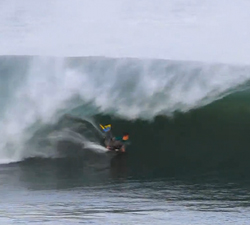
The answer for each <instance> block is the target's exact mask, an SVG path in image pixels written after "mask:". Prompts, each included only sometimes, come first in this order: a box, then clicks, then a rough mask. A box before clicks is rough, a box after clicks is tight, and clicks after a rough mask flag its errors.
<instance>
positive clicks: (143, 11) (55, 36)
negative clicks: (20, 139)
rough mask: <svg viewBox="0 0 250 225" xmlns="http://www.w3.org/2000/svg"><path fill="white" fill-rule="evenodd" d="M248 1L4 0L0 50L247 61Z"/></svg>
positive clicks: (7, 52)
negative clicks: (21, 0)
mask: <svg viewBox="0 0 250 225" xmlns="http://www.w3.org/2000/svg"><path fill="white" fill-rule="evenodd" d="M249 9H250V3H249V1H246V0H238V1H233V0H228V1H224V0H212V1H211V0H204V1H199V0H178V1H176V0H170V1H165V0H156V1H151V0H144V1H132V0H120V1H116V0H106V1H102V0H92V1H91V2H90V1H88V0H71V1H70V2H66V1H65V2H62V1H56V0H43V1H39V2H35V1H33V0H26V1H25V3H23V2H22V3H21V2H20V1H19V0H11V1H1V3H0V32H1V37H0V45H1V49H0V54H1V55H11V54H15V55H17V54H18V55H53V56H64V57H65V56H106V57H118V58H122V57H136V58H142V57H144V58H145V57H148V58H163V59H172V60H199V61H213V62H225V63H229V62H230V63H240V64H242V63H246V64H249V58H250V55H249V54H250V53H249V52H250V43H249V39H250V31H249V29H248V28H249V22H248V21H250V14H249Z"/></svg>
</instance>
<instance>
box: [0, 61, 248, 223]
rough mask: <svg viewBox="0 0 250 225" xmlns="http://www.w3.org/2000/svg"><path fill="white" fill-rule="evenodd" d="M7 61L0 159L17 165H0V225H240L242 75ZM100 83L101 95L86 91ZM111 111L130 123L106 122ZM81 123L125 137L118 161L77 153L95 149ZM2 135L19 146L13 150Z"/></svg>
mask: <svg viewBox="0 0 250 225" xmlns="http://www.w3.org/2000/svg"><path fill="white" fill-rule="evenodd" d="M15 60H16V61H13V58H11V57H10V58H7V59H4V61H2V65H1V71H0V72H1V74H3V75H5V76H2V77H1V79H2V82H1V84H0V85H1V87H2V89H1V90H2V92H3V95H2V96H3V97H2V98H1V99H0V104H1V105H2V108H1V109H0V113H1V114H2V117H1V118H2V120H1V124H0V125H1V128H2V129H1V131H0V132H1V136H0V138H1V143H0V144H1V146H2V148H1V160H3V161H4V162H12V161H18V160H19V158H18V157H16V155H19V153H20V154H21V156H22V157H21V161H20V162H18V163H12V164H6V165H3V164H2V165H1V166H0V193H1V197H2V198H1V200H0V224H67V225H68V224H81V223H86V224H136V223H138V224H174V225H175V224H178V225H180V224H187V225H189V224H213V225H216V224H239V225H242V224H249V221H250V216H249V215H250V210H249V209H250V208H249V206H250V205H249V204H250V203H249V200H250V199H249V196H250V195H249V194H250V178H249V174H250V166H249V162H250V148H249V146H250V139H249V135H250V119H249V118H250V108H249V103H250V97H249V96H250V95H249V79H248V76H249V75H248V74H249V72H248V71H249V68H245V67H244V68H237V67H235V68H231V67H227V66H225V65H224V66H209V65H203V64H201V65H200V64H197V65H196V64H191V65H189V63H184V62H181V63H180V62H167V61H166V62H165V61H164V62H163V61H159V62H158V61H157V60H156V61H153V62H152V63H150V65H149V67H148V68H149V69H146V70H145V65H146V62H143V61H141V60H128V61H126V60H125V63H124V64H123V63H122V62H123V61H124V60H118V61H117V60H108V59H101V60H100V59H98V60H97V59H95V58H93V59H84V60H83V59H79V60H78V59H72V60H69V62H68V63H66V65H65V64H64V62H63V61H62V62H61V61H60V60H59V63H54V61H57V60H55V59H53V60H52V61H50V60H48V59H47V60H45V62H44V65H43V63H42V62H43V61H41V60H38V59H37V60H35V62H36V63H35V64H34V65H33V63H32V62H33V61H32V62H31V61H29V60H28V61H27V62H26V61H25V60H26V59H22V60H21V61H20V59H19V58H18V57H17V58H16V59H15ZM66 61H67V60H66ZM25 62H26V63H25ZM29 64H32V68H33V67H34V71H35V72H34V71H33V70H31V72H30V68H29V67H30V65H29ZM40 64H41V65H40ZM58 64H59V66H58ZM75 64H76V65H75ZM144 64H145V65H144ZM13 65H15V66H13ZM39 65H40V67H39ZM60 65H61V67H60ZM119 65H120V66H119ZM57 66H58V67H59V72H58V70H57ZM69 67H70V69H71V70H72V71H73V72H75V73H76V74H77V76H76V75H75V76H73V74H75V73H73V74H71V72H72V71H71V70H69ZM37 68H40V69H37ZM48 68H50V69H48ZM230 68H231V69H230ZM43 69H44V70H43ZM126 69H127V70H126ZM63 71H64V73H63ZM103 71H104V72H105V73H104V72H103ZM145 71H147V73H146V75H147V76H149V77H144V75H145ZM187 71H189V72H188V73H187ZM68 72H70V76H67V74H68ZM17 74H20V75H18V76H17ZM61 74H64V76H62V75H61ZM103 74H106V75H105V76H103ZM148 74H150V75H148ZM22 75H26V76H27V77H26V78H27V79H23V76H22ZM40 75H41V76H40ZM146 75H145V76H146ZM212 75H213V76H212ZM72 76H73V77H74V79H76V78H77V79H76V80H74V82H71V81H72ZM24 77H25V76H24ZM65 77H66V78H67V77H68V79H66V78H65ZM82 77H83V78H84V79H83V80H82ZM113 77H117V80H115V82H114V83H112V85H111V86H109V85H110V84H111V83H110V80H112V81H113ZM237 77H238V78H237ZM38 78H39V79H40V78H43V79H42V80H41V81H40V80H39V79H38ZM52 78H53V79H52ZM64 78H65V80H64ZM94 78H95V79H94ZM97 78H98V79H97ZM150 78H152V80H151V79H150ZM156 78H157V80H158V82H156V83H155V84H158V85H159V87H158V86H157V85H156V86H153V87H154V88H155V90H152V89H150V87H151V86H150V84H151V83H154V81H156V80H155V79H156ZM37 79H38V80H37ZM61 79H62V80H61ZM123 79H124V80H123ZM140 79H142V82H141V81H140ZM238 79H239V80H240V81H239V82H238ZM59 81H60V82H59ZM106 81H107V83H105V82H106ZM143 81H145V82H146V83H144V84H145V85H141V83H143ZM163 81H164V82H165V83H164V82H163ZM214 81H216V82H214ZM229 81H230V82H229ZM236 81H237V82H236ZM23 82H24V84H23ZM78 82H83V83H84V84H85V85H84V87H86V88H83V86H82V84H81V83H80V85H78ZM86 82H87V83H86ZM162 83H163V86H161V84H162ZM218 83H219V84H218ZM21 84H22V85H21ZM104 84H106V86H105V85H104ZM137 84H138V86H137ZM139 84H140V85H139ZM19 85H21V87H22V88H21V89H20V90H19V89H18V88H17V90H19V91H17V92H15V90H16V86H19ZM41 85H44V87H45V86H46V85H47V89H46V90H47V91H46V92H45V91H44V89H43V88H41V89H39V87H41ZM62 85H65V86H64V88H62V87H61V86H62ZM67 85H69V87H68V86H67ZM91 85H92V86H91ZM100 85H104V87H105V88H107V89H105V88H103V89H105V91H106V92H99V91H97V90H100V89H99V87H100ZM224 85H225V87H224ZM73 86H76V87H75V88H73V89H72V87H73ZM89 88H90V89H89ZM78 89H79V90H78ZM67 90H68V92H67ZM159 90H161V93H162V94H161V93H160V92H159ZM197 90H198V93H200V94H201V95H200V96H196V93H197ZM242 90H244V91H242ZM152 91H153V92H154V91H155V92H154V93H153V94H152V93H151V92H152ZM202 91H204V93H203V92H202ZM23 92H24V95H22V93H23ZM107 92H108V94H107ZM20 93H21V97H20ZM65 93H66V94H65ZM230 93H231V94H230ZM64 94H65V95H69V96H67V97H66V96H64ZM151 94H152V98H150V101H148V96H151ZM176 95H178V96H179V98H175V97H176ZM23 96H24V97H25V98H24V97H23ZM61 96H64V97H65V99H64V98H63V99H61ZM100 96H101V97H100ZM103 96H106V97H107V99H108V101H105V99H102V97H103ZM124 96H125V97H124ZM135 96H136V98H135ZM222 96H226V97H224V98H222ZM99 97H100V98H99ZM93 99H94V100H95V104H96V105H95V104H93ZM207 99H209V101H208V102H207V101H206V100H207ZM218 99H220V100H218ZM28 100H29V101H28ZM66 100H68V101H66ZM73 100H74V101H76V102H77V104H76V105H77V106H78V107H75V104H73V103H72V102H74V101H73ZM189 100H190V102H189ZM26 101H27V102H29V104H27V105H26ZM60 101H61V102H60ZM98 102H99V105H98ZM59 103H60V104H59ZM88 103H89V104H88ZM205 103H210V104H205ZM56 104H58V105H56ZM106 104H107V105H106ZM168 104H172V108H171V107H170V106H169V105H168ZM72 105H73V106H74V107H73V106H72ZM94 105H95V107H96V108H95V107H94ZM138 105H139V106H140V105H142V106H143V107H138V108H137V106H138ZM204 105H205V106H204ZM23 106H26V107H23ZM130 106H131V108H132V109H135V111H133V110H130V111H129V109H130ZM57 107H58V108H57ZM124 107H125V109H128V110H127V111H126V110H123V109H124ZM133 107H134V108H133ZM34 109H35V110H34ZM121 109H122V110H121ZM137 110H139V111H138V114H137V113H136V112H137ZM164 110H166V111H164ZM64 111H67V113H68V114H70V115H71V116H65V114H64ZM121 111H122V115H123V116H127V115H126V112H127V113H130V116H133V115H137V116H138V117H136V118H137V119H135V120H132V119H131V118H130V117H129V118H130V119H121V118H120V117H119V118H118V117H117V114H119V113H121ZM52 112H53V113H52ZM87 112H88V113H87ZM89 112H90V113H89ZM171 112H175V113H174V115H173V116H172V117H171V116H169V115H170V114H169V113H171ZM29 113H31V114H29ZM32 113H34V114H32ZM134 113H135V114H134ZM88 114H90V115H92V116H93V115H94V116H93V117H94V119H95V121H96V124H97V125H98V124H99V123H102V124H109V123H111V124H112V131H113V133H114V135H120V134H121V133H122V132H123V131H127V132H129V133H130V139H131V140H130V141H131V144H130V145H129V146H128V147H127V154H126V155H124V156H119V157H114V155H112V154H110V153H105V152H104V151H100V152H96V151H94V150H93V149H92V150H90V149H88V148H86V146H85V145H86V143H87V142H86V139H87V140H88V141H89V140H91V141H95V142H96V143H100V141H101V137H100V134H98V132H97V131H96V129H94V128H93V127H92V128H91V123H89V122H88V120H85V119H86V115H88ZM52 115H53V116H54V117H55V118H56V119H55V121H56V122H55V121H54V120H52V119H50V116H52ZM62 115H63V116H62ZM72 115H73V116H72ZM146 115H148V116H149V117H150V118H149V120H143V119H142V118H144V116H146ZM156 115H158V116H156ZM166 115H168V116H166ZM171 115H172V114H171ZM77 116H79V117H80V118H78V117H77ZM140 116H142V117H140ZM93 117H91V118H92V119H93ZM48 118H49V119H48ZM84 118H85V119H84ZM150 119H151V120H150ZM13 134H19V135H20V137H22V136H21V134H23V137H22V138H24V137H25V138H26V137H30V138H28V140H27V141H26V139H25V143H23V142H22V146H20V148H19V146H17V145H12V144H16V142H15V138H13ZM14 136H15V135H14ZM53 137H54V138H53ZM22 138H20V139H21V140H23V139H22ZM12 146H17V147H18V148H15V149H13V148H11V147H12ZM8 147H9V148H8ZM99 147H100V146H99ZM9 149H11V150H12V151H9ZM12 153H15V154H12ZM17 153H18V154H17ZM41 156H43V157H44V158H39V157H41ZM51 157H55V158H54V159H52V158H51ZM59 157H62V158H59ZM22 159H23V160H22Z"/></svg>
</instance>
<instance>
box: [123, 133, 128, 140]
mask: <svg viewBox="0 0 250 225" xmlns="http://www.w3.org/2000/svg"><path fill="white" fill-rule="evenodd" d="M128 139H129V133H127V132H124V133H123V135H122V140H124V141H127V140H128Z"/></svg>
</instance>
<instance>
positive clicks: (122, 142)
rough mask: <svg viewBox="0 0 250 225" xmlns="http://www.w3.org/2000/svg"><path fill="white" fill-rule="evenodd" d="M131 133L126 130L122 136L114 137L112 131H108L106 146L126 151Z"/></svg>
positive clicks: (113, 149)
mask: <svg viewBox="0 0 250 225" xmlns="http://www.w3.org/2000/svg"><path fill="white" fill-rule="evenodd" d="M128 140H129V133H127V132H124V133H123V135H122V136H121V137H113V136H112V134H111V131H109V132H107V133H106V138H105V146H106V148H107V149H109V150H111V151H118V152H125V151H126V149H125V146H126V145H127V144H128Z"/></svg>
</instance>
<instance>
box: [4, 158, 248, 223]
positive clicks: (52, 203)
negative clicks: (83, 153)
mask: <svg viewBox="0 0 250 225" xmlns="http://www.w3.org/2000/svg"><path fill="white" fill-rule="evenodd" d="M123 160H124V159H123ZM128 160H129V159H128V158H127V159H126V160H124V161H123V164H121V159H119V158H118V159H113V163H112V165H111V166H109V167H106V165H104V164H103V168H100V167H99V168H96V167H95V166H92V167H91V166H90V165H88V166H86V165H83V163H82V161H81V160H77V159H73V158H72V159H57V160H47V159H45V160H41V159H33V160H28V161H26V162H22V163H19V164H12V165H8V166H2V167H1V169H0V171H1V173H0V174H1V175H0V191H1V201H0V208H1V209H0V212H1V216H0V222H1V224H82V223H85V224H135V223H138V224H241V225H242V224H249V219H250V216H249V213H250V202H249V200H250V197H249V196H250V195H249V194H250V179H249V178H248V177H240V176H230V175H229V174H223V173H204V174H199V175H193V176H179V177H176V176H161V175H160V174H155V176H152V175H149V176H148V175H147V174H144V176H141V175H138V173H137V172H139V171H133V170H131V168H130V166H129V161H128ZM138 161H139V159H138ZM238 175H239V174H238Z"/></svg>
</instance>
